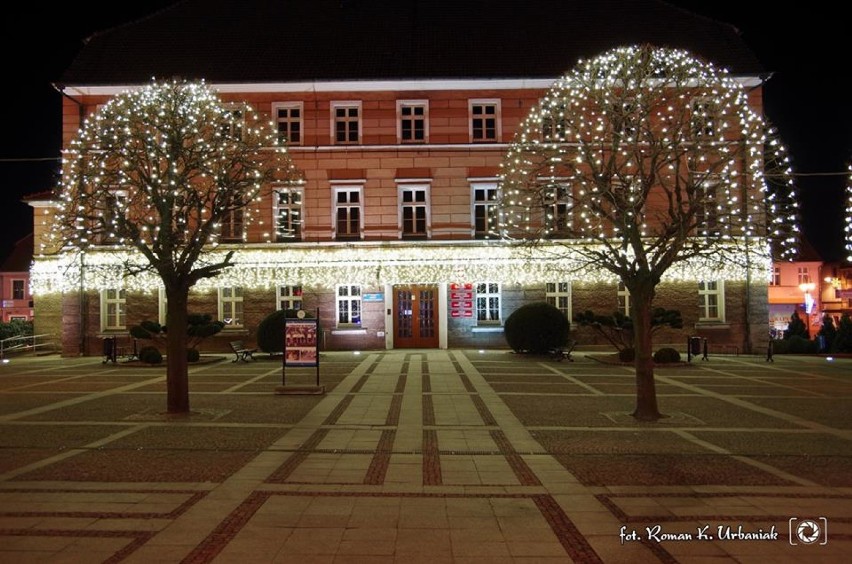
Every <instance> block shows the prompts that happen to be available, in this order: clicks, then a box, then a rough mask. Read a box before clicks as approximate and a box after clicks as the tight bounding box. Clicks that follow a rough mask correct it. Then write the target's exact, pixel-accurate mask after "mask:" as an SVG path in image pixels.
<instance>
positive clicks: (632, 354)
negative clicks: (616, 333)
mask: <svg viewBox="0 0 852 564" xmlns="http://www.w3.org/2000/svg"><path fill="white" fill-rule="evenodd" d="M618 360H620V361H621V362H633V361H635V360H636V349H634V348H633V347H628V348H626V349H621V350H620V351H618Z"/></svg>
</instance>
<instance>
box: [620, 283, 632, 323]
mask: <svg viewBox="0 0 852 564" xmlns="http://www.w3.org/2000/svg"><path fill="white" fill-rule="evenodd" d="M618 311H620V312H621V313H623V314H624V315H625V316H627V317H630V290H628V289H627V286H625V285H624V282H619V283H618Z"/></svg>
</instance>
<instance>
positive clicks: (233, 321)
mask: <svg viewBox="0 0 852 564" xmlns="http://www.w3.org/2000/svg"><path fill="white" fill-rule="evenodd" d="M219 320H220V321H222V322H224V323H225V328H226V329H237V328H242V327H243V325H244V324H245V320H244V319H243V289H242V288H241V287H239V286H225V287H223V288H219Z"/></svg>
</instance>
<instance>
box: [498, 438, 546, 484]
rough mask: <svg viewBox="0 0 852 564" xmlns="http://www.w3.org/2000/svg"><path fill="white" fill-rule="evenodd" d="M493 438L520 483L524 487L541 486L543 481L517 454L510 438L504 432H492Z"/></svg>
mask: <svg viewBox="0 0 852 564" xmlns="http://www.w3.org/2000/svg"><path fill="white" fill-rule="evenodd" d="M491 438H492V439H493V440H494V443H495V444H496V445H497V447H498V448H499V449H500V452H501V453H502V454H503V456H504V457H506V462H508V463H509V467H510V468H511V469H512V471H513V472H514V473H515V476H516V477H517V478H518V481H519V482H520V483H521V485H522V486H540V485H541V481H540V480H539V479H538V476H536V475H535V472H533V471H532V469H531V468H530V467H529V466H528V465H527V463H526V462H525V461H524V459H523V458H521V455H519V454H518V453H517V451H516V450H515V447H513V446H512V443H510V442H509V439H508V437H506V434H505V433H504V432H503V431H500V430H494V431H491Z"/></svg>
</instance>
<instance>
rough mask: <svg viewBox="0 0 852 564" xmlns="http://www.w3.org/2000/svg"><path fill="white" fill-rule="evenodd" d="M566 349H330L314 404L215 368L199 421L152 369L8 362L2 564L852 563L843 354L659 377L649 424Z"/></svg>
mask: <svg viewBox="0 0 852 564" xmlns="http://www.w3.org/2000/svg"><path fill="white" fill-rule="evenodd" d="M575 358H576V362H571V363H569V362H564V363H557V362H552V361H549V360H543V359H540V358H529V357H523V356H519V355H514V354H511V353H508V352H505V351H488V352H485V353H478V352H476V351H457V350H451V351H440V350H434V351H433V350H429V351H419V350H418V351H388V352H375V353H363V354H361V355H360V356H355V355H353V354H352V353H325V354H324V355H323V364H322V376H321V380H322V383H324V384H326V386H327V389H328V393H327V394H326V395H324V396H281V395H275V394H274V393H273V390H274V388H275V386H276V385H278V384H280V383H281V367H280V364H278V363H277V362H274V361H264V360H260V361H259V362H256V363H250V364H237V365H235V364H232V363H230V362H221V363H208V364H204V365H199V366H196V367H193V368H192V371H191V376H190V382H191V383H190V388H191V390H192V396H191V401H192V405H193V413H192V414H191V415H190V416H186V417H173V416H168V415H166V414H163V413H162V410H163V409H164V407H165V396H164V389H165V388H164V370H163V369H162V368H148V367H131V366H114V365H106V366H104V365H102V364H101V363H100V359H92V358H88V359H58V358H56V357H53V358H51V357H44V358H19V359H13V360H12V362H10V363H9V364H6V365H3V366H0V562H15V563H19V562H41V561H44V562H51V563H55V562H73V563H76V562H86V563H88V562H132V563H150V562H160V563H169V562H182V563H207V562H216V563H227V562H240V563H244V562H274V563H279V562H280V563H285V562H294V563H295V562H298V563H300V564H301V563H309V562H330V563H337V562H376V563H379V562H405V563H406V564H409V563H416V562H429V563H441V562H448V563H449V562H453V563H457V562H459V563H460V562H482V563H485V562H488V563H495V562H496V563H500V562H518V563H522V562H545V563H546V562H572V561H573V562H583V563H585V562H590V563H592V562H616V563H618V562H640V563H641V562H724V561H731V562H758V561H760V562H761V563H763V562H765V561H766V559H767V558H772V559H773V560H774V561H775V562H778V563H785V562H840V561H848V560H849V559H850V558H852V454H850V452H852V450H850V446H852V411H850V409H849V401H850V398H852V360H849V359H838V360H836V361H834V362H827V361H825V360H824V359H821V358H809V357H801V358H800V357H776V362H775V363H774V364H772V365H768V364H765V363H764V362H763V359H761V358H753V357H714V358H713V359H711V362H705V363H699V364H694V365H688V366H677V367H666V368H660V369H658V371H657V380H658V385H659V398H660V405H661V409H662V410H663V411H664V412H666V413H667V414H669V415H670V417H668V418H666V419H664V420H661V421H660V422H658V423H655V424H647V423H646V424H640V423H636V422H635V421H633V419H632V418H631V417H630V416H629V412H630V411H631V410H632V405H633V395H632V370H631V369H630V368H629V367H622V366H613V365H608V364H603V363H601V362H599V361H597V360H595V357H594V356H592V355H583V354H575ZM226 360H227V359H226ZM313 378H314V374H313V371H312V369H311V370H302V371H301V372H300V371H295V372H291V370H289V369H288V373H287V381H288V383H292V384H293V385H298V384H300V383H312V381H313ZM809 520H812V521H814V522H815V523H816V524H817V525H819V526H820V530H819V531H815V530H812V529H810V528H809V527H808V525H809V523H808V521H809ZM791 523H792V525H793V527H794V530H793V534H792V535H791V534H790V526H791ZM800 524H803V525H804V527H803V528H802V529H798V527H797V525H800ZM826 525H827V527H826ZM826 528H827V535H826V534H825V530H826ZM797 530H798V533H797ZM811 533H817V534H815V535H812V536H813V538H814V541H813V542H811V543H808V542H807V541H809V540H810V539H811V537H810V536H809V535H810V534H811ZM755 537H756V538H755Z"/></svg>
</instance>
